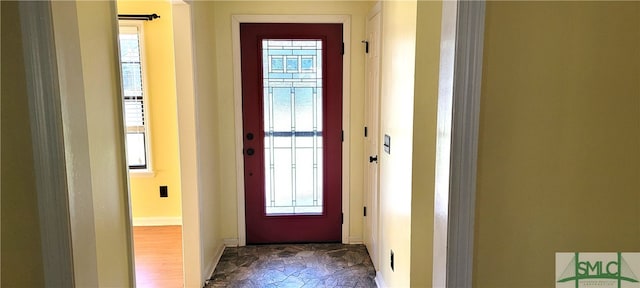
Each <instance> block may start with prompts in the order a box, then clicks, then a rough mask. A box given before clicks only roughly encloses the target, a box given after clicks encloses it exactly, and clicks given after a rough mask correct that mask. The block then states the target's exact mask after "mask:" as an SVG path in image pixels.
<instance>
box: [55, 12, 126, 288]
mask: <svg viewBox="0 0 640 288" xmlns="http://www.w3.org/2000/svg"><path fill="white" fill-rule="evenodd" d="M76 5H77V9H78V10H77V17H78V27H79V28H80V31H79V32H80V33H79V36H80V43H79V45H80V49H81V55H82V74H83V75H82V78H83V79H84V89H85V90H84V92H85V104H86V109H87V110H86V117H87V119H86V121H87V129H88V132H89V133H88V137H89V155H90V159H91V176H92V177H91V182H92V191H93V206H94V220H95V233H96V250H97V261H98V278H99V284H100V285H101V286H104V287H125V286H131V285H132V283H133V274H132V272H133V269H132V268H133V266H132V264H133V263H132V262H133V261H132V257H133V255H132V254H131V253H132V251H133V250H132V249H133V248H132V245H131V234H130V223H131V222H130V221H131V218H130V217H131V215H130V210H129V206H128V204H129V199H128V194H127V187H128V184H127V175H126V170H125V165H126V163H125V161H124V160H125V158H124V139H123V138H124V135H123V132H122V131H124V130H123V120H122V108H121V105H122V100H121V93H120V72H119V68H118V64H117V63H118V51H117V43H116V39H117V29H116V27H117V23H116V18H115V14H116V7H115V2H109V1H95V2H88V1H78V2H77V3H76ZM69 79H73V78H69ZM67 81H72V80H67Z"/></svg>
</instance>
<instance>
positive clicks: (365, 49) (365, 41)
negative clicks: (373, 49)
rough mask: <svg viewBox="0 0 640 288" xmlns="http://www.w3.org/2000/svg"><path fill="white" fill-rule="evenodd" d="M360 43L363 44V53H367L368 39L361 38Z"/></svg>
mask: <svg viewBox="0 0 640 288" xmlns="http://www.w3.org/2000/svg"><path fill="white" fill-rule="evenodd" d="M362 44H364V53H366V54H369V41H367V40H362Z"/></svg>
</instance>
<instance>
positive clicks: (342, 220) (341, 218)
mask: <svg viewBox="0 0 640 288" xmlns="http://www.w3.org/2000/svg"><path fill="white" fill-rule="evenodd" d="M340 224H344V213H340Z"/></svg>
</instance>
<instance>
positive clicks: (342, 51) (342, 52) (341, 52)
mask: <svg viewBox="0 0 640 288" xmlns="http://www.w3.org/2000/svg"><path fill="white" fill-rule="evenodd" d="M340 55H344V42H342V50H340Z"/></svg>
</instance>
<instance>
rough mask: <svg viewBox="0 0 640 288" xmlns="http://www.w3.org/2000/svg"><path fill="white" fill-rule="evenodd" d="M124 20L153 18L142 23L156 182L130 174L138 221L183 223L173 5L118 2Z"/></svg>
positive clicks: (153, 178) (152, 160)
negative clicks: (134, 16) (127, 16)
mask: <svg viewBox="0 0 640 288" xmlns="http://www.w3.org/2000/svg"><path fill="white" fill-rule="evenodd" d="M118 13H120V14H153V13H156V14H158V15H160V18H159V19H155V20H153V21H143V22H142V23H144V24H143V25H144V28H143V29H144V38H145V39H144V40H145V42H144V48H145V55H144V56H145V61H146V64H145V67H144V68H145V70H146V76H147V78H146V80H147V83H146V84H147V89H148V90H147V91H148V94H149V95H147V97H148V98H147V99H148V102H149V103H148V107H149V110H148V114H147V115H148V123H149V125H150V127H149V130H150V134H151V145H150V146H151V147H150V150H151V165H152V168H153V173H154V175H153V176H146V175H139V174H136V173H135V172H133V173H131V174H130V177H131V178H130V179H131V180H130V181H131V203H132V210H133V217H134V219H141V218H149V217H181V215H182V209H181V207H182V206H181V196H182V193H181V189H180V161H179V160H180V158H179V150H178V115H177V107H176V103H177V99H176V81H175V63H174V59H175V58H174V52H173V51H174V46H173V19H172V18H173V17H172V13H171V2H170V1H165V0H155V1H130V0H118ZM160 186H168V188H169V197H167V198H160V192H159V187H160Z"/></svg>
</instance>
